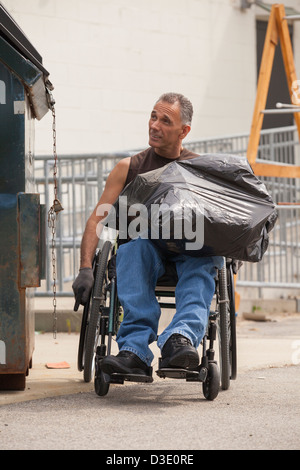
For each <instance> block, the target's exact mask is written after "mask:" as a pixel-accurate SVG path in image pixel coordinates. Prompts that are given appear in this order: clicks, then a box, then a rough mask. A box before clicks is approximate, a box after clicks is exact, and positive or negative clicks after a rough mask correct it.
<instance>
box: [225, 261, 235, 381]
mask: <svg viewBox="0 0 300 470" xmlns="http://www.w3.org/2000/svg"><path fill="white" fill-rule="evenodd" d="M227 292H228V300H229V321H230V330H229V332H230V337H229V360H230V371H231V374H230V379H231V380H235V379H236V376H237V342H236V312H235V293H234V279H233V271H232V265H231V264H230V265H229V266H228V267H227Z"/></svg>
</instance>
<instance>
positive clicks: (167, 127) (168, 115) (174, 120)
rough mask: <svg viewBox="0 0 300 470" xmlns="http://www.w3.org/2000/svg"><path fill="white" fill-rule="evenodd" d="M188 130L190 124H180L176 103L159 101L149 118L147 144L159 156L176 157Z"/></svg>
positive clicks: (178, 109)
mask: <svg viewBox="0 0 300 470" xmlns="http://www.w3.org/2000/svg"><path fill="white" fill-rule="evenodd" d="M189 130H190V126H187V125H184V124H182V121H181V117H180V108H179V105H178V103H174V104H170V103H167V102H165V101H159V102H158V103H156V105H155V106H154V108H153V111H152V113H151V116H150V120H149V145H151V147H154V148H155V150H156V152H157V153H158V154H159V155H161V156H165V157H167V158H177V157H178V156H179V154H180V150H181V144H182V139H183V138H184V137H185V136H186V135H187V133H188V132H189ZM178 151H179V153H178Z"/></svg>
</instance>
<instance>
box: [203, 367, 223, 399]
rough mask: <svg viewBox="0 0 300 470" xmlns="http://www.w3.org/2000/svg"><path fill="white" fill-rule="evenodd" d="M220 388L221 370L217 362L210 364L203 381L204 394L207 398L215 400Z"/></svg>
mask: <svg viewBox="0 0 300 470" xmlns="http://www.w3.org/2000/svg"><path fill="white" fill-rule="evenodd" d="M219 389H220V371H219V368H218V366H217V364H216V363H214V362H210V363H209V364H208V371H207V377H206V380H205V381H204V382H203V383H202V390H203V395H204V397H205V398H206V399H207V400H214V399H215V398H216V397H217V396H218V394H219Z"/></svg>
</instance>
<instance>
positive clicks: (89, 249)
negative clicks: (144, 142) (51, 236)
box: [80, 157, 130, 268]
mask: <svg viewBox="0 0 300 470" xmlns="http://www.w3.org/2000/svg"><path fill="white" fill-rule="evenodd" d="M129 163H130V157H128V158H124V159H123V160H120V162H119V163H117V165H116V166H115V167H114V169H113V170H112V171H111V173H110V174H109V176H108V178H107V181H106V185H105V189H104V191H103V193H102V196H101V198H100V200H99V202H98V204H97V206H96V207H95V209H94V211H93V212H92V214H91V216H90V217H89V219H88V221H87V223H86V227H85V231H84V234H83V237H82V242H81V259H80V267H81V268H86V267H88V268H91V267H92V262H93V258H94V254H95V251H96V248H97V245H98V241H99V237H100V233H101V231H102V227H101V224H99V222H101V220H102V219H103V218H104V217H105V216H106V214H105V213H104V214H103V215H101V216H99V215H97V209H98V207H99V206H100V205H101V204H105V205H108V206H111V205H112V204H113V203H114V202H115V201H116V200H117V198H118V196H119V194H120V193H121V191H122V190H123V188H124V186H125V182H126V178H127V173H128V169H129ZM101 212H102V211H101ZM98 224H99V225H98ZM97 227H98V228H97ZM99 228H100V230H99Z"/></svg>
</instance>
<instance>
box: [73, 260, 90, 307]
mask: <svg viewBox="0 0 300 470" xmlns="http://www.w3.org/2000/svg"><path fill="white" fill-rule="evenodd" d="M93 285H94V274H93V270H92V268H81V269H79V274H78V276H77V277H76V279H75V281H74V282H73V285H72V288H73V292H74V296H75V299H76V302H75V306H74V310H75V312H77V310H78V307H79V305H80V304H81V305H85V304H86V303H87V301H88V299H89V295H90V292H91V290H92V288H93Z"/></svg>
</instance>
